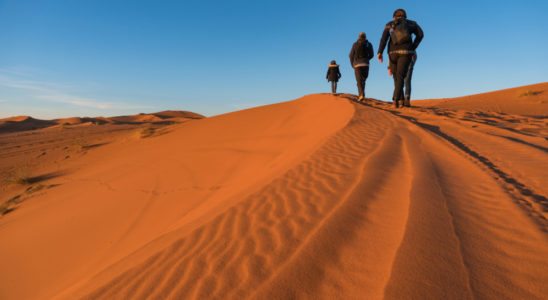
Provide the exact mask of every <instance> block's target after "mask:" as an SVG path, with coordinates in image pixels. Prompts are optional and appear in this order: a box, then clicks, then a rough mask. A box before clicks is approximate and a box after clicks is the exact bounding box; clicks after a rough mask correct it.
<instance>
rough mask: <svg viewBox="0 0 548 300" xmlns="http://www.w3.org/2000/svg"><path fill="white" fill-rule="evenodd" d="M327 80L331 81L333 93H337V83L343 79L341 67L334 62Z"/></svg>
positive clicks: (328, 72)
mask: <svg viewBox="0 0 548 300" xmlns="http://www.w3.org/2000/svg"><path fill="white" fill-rule="evenodd" d="M325 78H326V79H327V81H331V93H333V94H335V93H336V92H337V82H338V81H339V78H341V71H339V65H337V62H336V61H334V60H332V61H331V63H330V64H329V68H328V69H327V75H325Z"/></svg>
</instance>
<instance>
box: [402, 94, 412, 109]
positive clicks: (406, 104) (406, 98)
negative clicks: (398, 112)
mask: <svg viewBox="0 0 548 300" xmlns="http://www.w3.org/2000/svg"><path fill="white" fill-rule="evenodd" d="M409 98H410V97H409V96H405V100H404V102H403V106H406V107H411V100H410V99H409Z"/></svg>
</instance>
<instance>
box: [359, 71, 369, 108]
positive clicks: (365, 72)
mask: <svg viewBox="0 0 548 300" xmlns="http://www.w3.org/2000/svg"><path fill="white" fill-rule="evenodd" d="M360 69H361V70H360V75H361V77H360V80H361V84H362V96H363V98H364V101H365V81H366V80H367V77H368V76H369V67H360Z"/></svg>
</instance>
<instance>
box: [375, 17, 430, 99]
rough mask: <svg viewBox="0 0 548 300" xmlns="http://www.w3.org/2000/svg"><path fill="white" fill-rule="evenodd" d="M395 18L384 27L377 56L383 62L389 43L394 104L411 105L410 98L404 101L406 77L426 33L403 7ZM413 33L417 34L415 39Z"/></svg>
mask: <svg viewBox="0 0 548 300" xmlns="http://www.w3.org/2000/svg"><path fill="white" fill-rule="evenodd" d="M393 17H394V20H392V21H390V22H388V23H387V24H386V26H385V27H384V31H383V34H382V37H381V42H380V45H379V51H378V53H377V58H378V59H379V62H381V63H382V62H383V57H382V53H383V52H384V48H385V47H386V43H387V42H389V44H388V58H389V61H390V71H391V73H392V75H393V77H394V94H393V96H392V100H393V101H394V106H395V107H399V105H400V103H401V105H405V106H410V105H411V104H410V102H409V99H408V100H407V101H404V93H403V86H404V79H405V77H406V76H407V72H408V70H409V64H410V63H411V61H412V58H413V55H414V54H415V50H416V49H417V47H418V46H419V44H420V42H421V41H422V38H423V37H424V33H423V32H422V29H421V28H420V26H419V25H418V24H417V22H415V21H411V20H408V19H407V14H406V12H405V10H403V9H397V10H396V11H395V12H394V14H393ZM412 35H415V39H414V40H413V38H412Z"/></svg>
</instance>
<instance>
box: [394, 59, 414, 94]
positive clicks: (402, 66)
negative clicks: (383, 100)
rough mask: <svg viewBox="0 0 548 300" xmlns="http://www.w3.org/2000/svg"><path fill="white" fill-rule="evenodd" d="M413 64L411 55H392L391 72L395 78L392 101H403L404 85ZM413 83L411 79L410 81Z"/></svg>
mask: <svg viewBox="0 0 548 300" xmlns="http://www.w3.org/2000/svg"><path fill="white" fill-rule="evenodd" d="M409 63H411V54H390V71H391V72H392V77H394V95H393V96H392V100H394V101H398V100H403V95H404V94H403V84H404V79H405V76H407V71H408V70H409ZM409 82H411V78H410V79H409Z"/></svg>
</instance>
